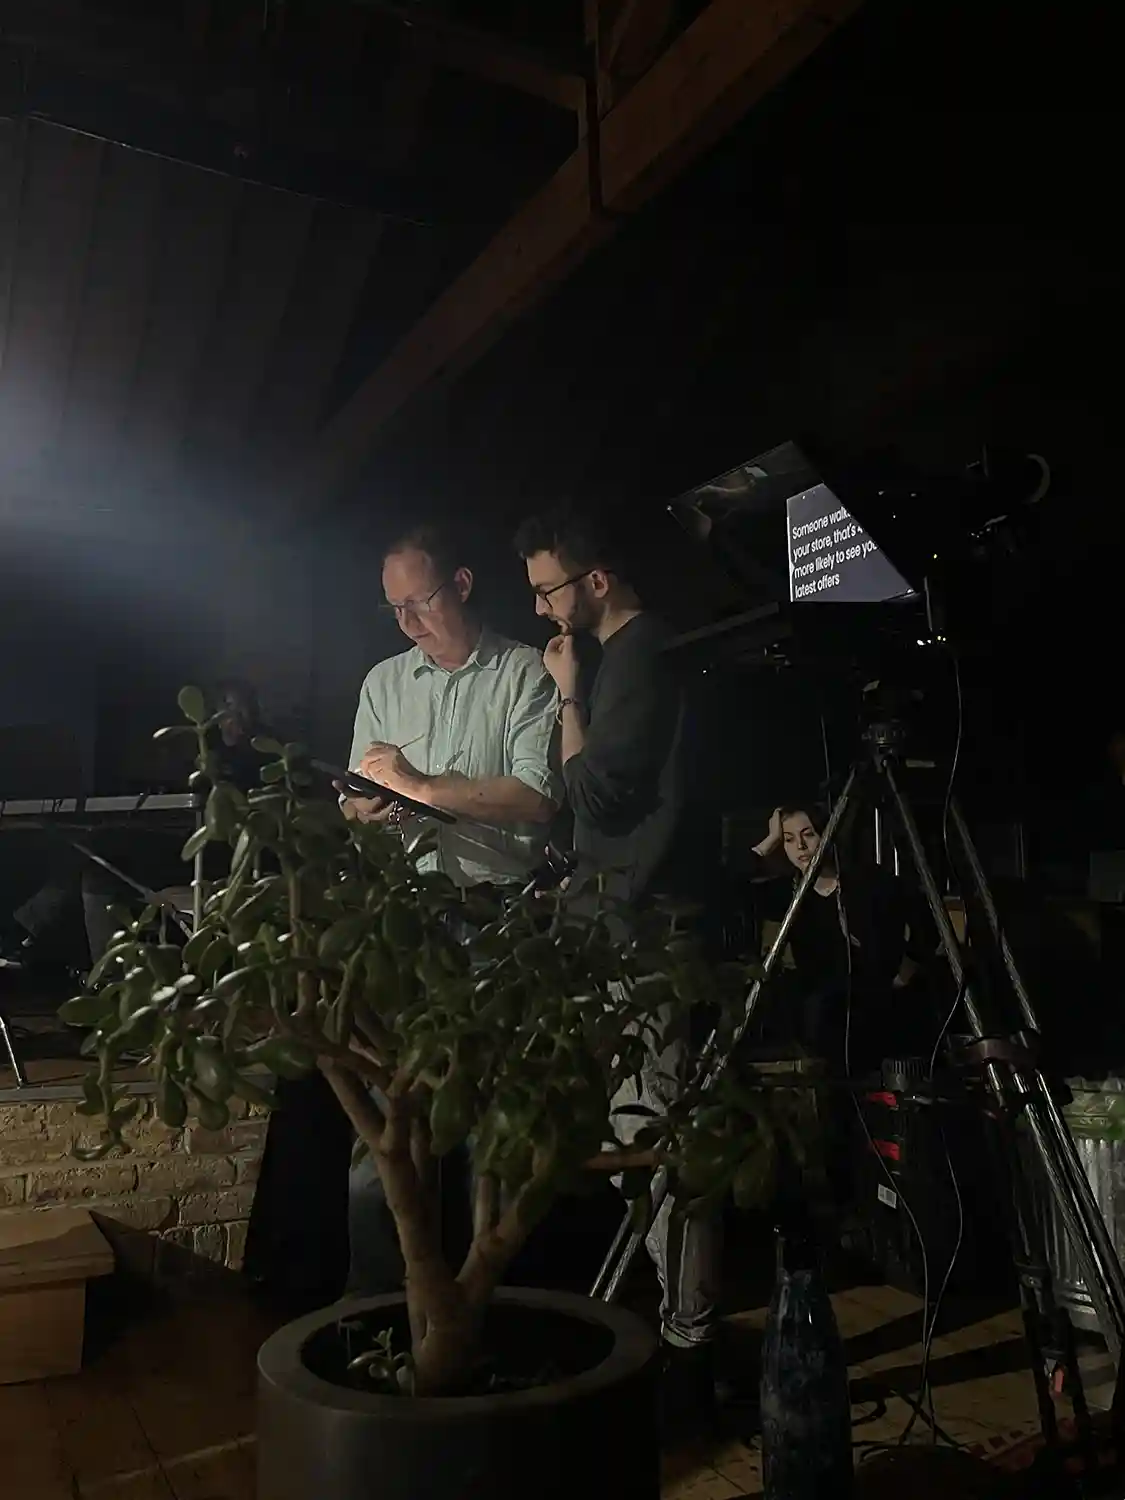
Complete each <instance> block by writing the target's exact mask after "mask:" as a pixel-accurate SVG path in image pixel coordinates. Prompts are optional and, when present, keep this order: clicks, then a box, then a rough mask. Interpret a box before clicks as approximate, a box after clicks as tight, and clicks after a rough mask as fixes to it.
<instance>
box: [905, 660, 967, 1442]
mask: <svg viewBox="0 0 1125 1500" xmlns="http://www.w3.org/2000/svg"><path fill="white" fill-rule="evenodd" d="M950 659H951V660H952V662H953V681H954V686H955V689H956V694H957V737H956V740H955V742H954V748H953V758H952V760H951V762H950V767H949V780H948V782H947V783H946V788H945V798H944V801H943V805H942V818H941V836H942V844H943V847H944V850H945V861H946V869H947V872H948V874H949V876H950V877H953V876H955V874H956V871H955V869H954V864H953V855H952V851H951V850H950V847H949V814H950V810H951V808H952V805H953V788H954V784H955V782H956V779H957V771H958V767H959V766H960V762H961V746H962V743H963V739H964V732H965V703H964V695H963V693H962V691H961V667H960V663H959V662H958V660H957V657H956V655H955V654H954V653H952V652H951V653H950ZM967 920H968V913H967V911H966V921H967ZM967 981H968V965H967V964H966V965H964V966H963V967H962V970H961V979H960V981H959V983H958V985H957V993H956V995H955V997H954V1000H953V1005H952V1007H951V1008H950V1011H949V1014H948V1015H947V1016H946V1018H945V1021H944V1022H943V1024H942V1027H941V1029H940V1031H939V1032H938V1035H937V1039H936V1040H935V1042H934V1049H933V1052H932V1053H931V1054H930V1066H929V1069H928V1072H927V1075H926V1076H927V1081H928V1082H929V1084H930V1085H931V1087H932V1085H933V1082H934V1069H935V1068H936V1066H937V1056H938V1052H939V1051H940V1050H941V1044H942V1042H943V1041H944V1039H945V1035H946V1032H947V1031H948V1030H949V1028H950V1026H951V1025H952V1024H953V1019H954V1017H955V1016H956V1014H957V1012H958V1010H959V1009H960V1007H961V1002H962V1001H963V1000H964V998H965V989H966V986H967ZM938 1138H939V1140H940V1141H941V1148H942V1153H943V1154H944V1156H945V1165H946V1167H947V1169H948V1171H949V1180H950V1182H951V1184H952V1186H953V1195H954V1197H955V1198H956V1200H957V1239H956V1241H955V1243H954V1246H953V1253H952V1255H951V1256H950V1257H949V1264H948V1266H947V1267H946V1270H945V1275H944V1277H943V1278H942V1282H941V1286H940V1287H939V1288H938V1294H937V1297H936V1298H935V1300H934V1306H933V1312H932V1313H931V1312H930V1306H929V1299H928V1298H926V1307H925V1311H924V1313H923V1340H922V1364H921V1368H920V1370H919V1386H918V1400H919V1403H921V1402H922V1401H923V1400H925V1398H926V1395H927V1393H928V1396H929V1407H930V1429H931V1432H932V1433H933V1439H934V1442H935V1443H936V1442H937V1424H936V1422H935V1420H934V1392H933V1383H932V1382H931V1380H930V1361H931V1359H932V1356H933V1345H934V1338H935V1336H936V1333H937V1320H938V1316H939V1314H940V1313H941V1305H942V1302H943V1301H944V1300H945V1294H946V1292H947V1291H948V1289H949V1283H950V1281H951V1280H952V1277H953V1268H954V1266H955V1265H956V1264H957V1258H958V1256H959V1255H960V1254H961V1246H962V1244H963V1243H964V1238H965V1206H964V1201H963V1199H962V1197H961V1184H960V1182H959V1181H958V1179H957V1172H956V1170H955V1168H954V1166H953V1157H952V1155H951V1154H950V1151H949V1144H948V1142H947V1140H946V1137H945V1131H944V1130H943V1129H942V1127H941V1123H940V1120H939V1123H938ZM927 1319H928V1324H927V1321H926V1320H927ZM917 1420H918V1408H917V1407H916V1408H915V1409H914V1411H913V1412H912V1413H911V1416H910V1420H909V1421H908V1422H907V1424H906V1426H905V1428H904V1429H903V1432H902V1435H901V1437H900V1438H899V1443H900V1444H904V1443H905V1442H906V1440H907V1439H908V1438H909V1436H910V1434H911V1432H912V1431H913V1429H914V1424H915V1422H916V1421H917Z"/></svg>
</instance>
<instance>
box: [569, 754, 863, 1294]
mask: <svg viewBox="0 0 1125 1500" xmlns="http://www.w3.org/2000/svg"><path fill="white" fill-rule="evenodd" d="M860 769H861V768H860V766H859V765H858V763H857V764H856V765H853V766H852V768H851V770H850V771H849V773H848V779H847V781H846V782H845V783H844V789H843V791H842V792H841V793H840V796H839V798H838V799H837V801H836V805H835V807H834V808H833V809H832V815H831V817H830V818H829V819H828V822H827V824H826V825H825V829H824V834H823V836H822V838H821V841H820V844H819V846H818V847H817V850H816V853H815V854H814V855H813V857H812V860H811V862H810V864H809V867H808V869H807V870H806V871H805V873H804V876H803V878H802V880H801V883H800V885H799V886H798V887H797V889H796V891H795V892H794V895H793V900H792V901H791V902H790V903H789V909H788V910H787V911H786V913H785V915H784V917H783V918H782V919H781V925H780V927H779V928H778V930H777V935H776V937H775V938H774V940H773V942H772V943H771V944H770V949H769V952H768V953H767V954H766V956H765V959H764V960H763V963H762V972H761V973H760V974H759V975H758V978H757V979H756V980H755V981H754V983H753V984H752V985H751V987H750V992H749V994H748V995H747V997H746V1005H745V1008H744V1010H743V1013H742V1019H741V1020H740V1021H739V1023H738V1025H737V1026H736V1027H735V1030H734V1034H733V1036H732V1037H731V1039H730V1042H729V1044H728V1045H727V1049H726V1051H725V1052H720V1051H719V1031H718V1028H717V1027H716V1028H714V1029H713V1030H712V1032H711V1034H710V1036H708V1038H707V1040H706V1041H705V1042H704V1044H703V1048H702V1050H701V1052H700V1057H699V1062H698V1064H697V1065H696V1070H695V1077H694V1079H693V1081H692V1085H691V1086H692V1088H693V1089H697V1088H702V1089H709V1088H711V1086H712V1085H713V1084H714V1083H715V1082H716V1081H717V1079H718V1078H720V1077H721V1075H722V1073H723V1070H724V1069H725V1068H726V1065H727V1063H728V1062H729V1061H730V1058H731V1055H732V1053H733V1052H734V1049H735V1048H736V1047H737V1046H738V1044H739V1042H740V1041H741V1040H742V1038H743V1037H744V1036H745V1035H746V1032H747V1030H748V1029H749V1027H750V1023H751V1022H752V1020H753V1019H754V1015H755V1013H756V1011H757V1008H758V1001H759V998H760V997H761V994H762V990H763V989H764V988H765V986H766V984H767V983H768V981H769V979H770V976H771V975H772V974H773V972H774V970H775V969H776V968H777V965H778V964H779V963H780V962H781V958H782V955H783V954H784V952H785V949H786V947H787V945H788V943H789V934H790V933H791V932H792V930H793V923H794V922H795V921H796V919H797V914H798V912H799V911H800V910H801V907H802V906H803V904H804V902H805V899H806V897H807V894H808V892H809V891H810V890H811V888H812V885H813V883H814V881H815V880H816V877H817V874H818V873H819V870H820V866H821V864H822V863H823V861H824V858H825V856H826V854H827V853H828V849H829V847H830V845H831V842H832V839H833V837H834V835H835V833H836V830H837V828H839V826H840V821H841V819H842V818H843V816H844V814H845V812H846V811H847V809H848V806H849V804H850V803H851V800H852V797H853V796H854V795H855V790H856V786H857V784H858V781H859V776H860ZM649 1191H650V1195H651V1201H652V1215H653V1217H654V1218H655V1216H656V1215H657V1214H658V1213H659V1212H660V1210H661V1208H662V1207H663V1204H664V1200H665V1198H667V1196H668V1173H667V1172H666V1171H665V1169H664V1168H663V1167H660V1168H659V1169H658V1170H657V1172H656V1174H655V1175H654V1177H653V1179H652V1185H651V1187H650V1189H649ZM643 1239H644V1236H643V1235H641V1234H638V1233H637V1232H636V1230H634V1229H633V1225H632V1215H631V1214H630V1213H626V1214H625V1217H624V1219H623V1220H622V1223H621V1226H620V1228H619V1229H618V1231H617V1234H616V1235H615V1237H614V1240H613V1244H612V1245H611V1246H610V1248H609V1252H608V1254H607V1255H606V1258H605V1260H604V1261H603V1262H602V1265H601V1269H600V1270H599V1271H598V1274H597V1276H595V1278H594V1284H593V1286H592V1287H591V1288H590V1296H591V1297H597V1298H600V1299H601V1300H602V1301H603V1302H612V1301H613V1300H614V1298H615V1297H616V1295H617V1292H618V1290H619V1288H620V1286H621V1282H622V1280H623V1279H624V1276H625V1273H626V1271H627V1270H628V1269H629V1267H630V1266H631V1265H632V1263H633V1258H634V1256H635V1255H636V1253H637V1251H638V1250H639V1249H640V1247H641V1244H642V1241H643Z"/></svg>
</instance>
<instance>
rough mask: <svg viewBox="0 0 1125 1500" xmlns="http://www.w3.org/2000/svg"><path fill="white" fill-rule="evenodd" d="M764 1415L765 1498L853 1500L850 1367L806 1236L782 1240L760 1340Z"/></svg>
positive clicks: (816, 1257)
mask: <svg viewBox="0 0 1125 1500" xmlns="http://www.w3.org/2000/svg"><path fill="white" fill-rule="evenodd" d="M761 1412H762V1460H763V1462H762V1470H763V1478H764V1482H765V1495H766V1500H849V1497H850V1496H851V1494H852V1491H853V1483H854V1470H853V1465H852V1422H851V1403H850V1401H849V1399H848V1367H847V1363H846V1361H845V1359H844V1346H843V1343H842V1341H841V1339H840V1330H839V1329H838V1328H837V1326H836V1316H835V1314H834V1313H833V1311H832V1304H831V1302H830V1301H829V1300H828V1292H827V1289H826V1287H825V1285H824V1278H823V1276H822V1275H821V1270H820V1256H819V1253H818V1251H817V1249H816V1246H815V1244H814V1243H813V1241H812V1239H811V1238H810V1237H809V1236H807V1235H804V1234H791V1235H785V1236H779V1239H778V1256H777V1282H776V1284H775V1286H774V1291H773V1296H772V1298H771V1299H770V1307H769V1314H768V1316H767V1319H766V1328H765V1335H764V1338H763V1341H762V1393H761Z"/></svg>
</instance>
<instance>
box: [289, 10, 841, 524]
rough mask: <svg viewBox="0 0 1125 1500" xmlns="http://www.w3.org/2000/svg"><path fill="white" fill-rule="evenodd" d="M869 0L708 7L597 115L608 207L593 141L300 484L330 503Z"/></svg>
mask: <svg viewBox="0 0 1125 1500" xmlns="http://www.w3.org/2000/svg"><path fill="white" fill-rule="evenodd" d="M859 4H860V0H711V4H710V5H709V6H708V7H707V9H706V10H705V11H703V12H702V13H701V14H700V16H699V17H698V18H697V19H696V20H695V21H694V22H693V24H692V25H691V26H690V27H688V29H687V30H686V31H685V32H683V33H682V35H681V36H679V37H678V38H677V39H676V41H675V42H673V43H672V45H671V46H670V47H669V48H668V49H667V50H666V51H665V52H664V54H663V56H662V57H661V58H660V59H659V60H658V61H657V62H656V63H655V64H654V66H653V67H652V68H651V69H650V70H649V72H648V73H646V74H645V76H644V77H643V78H641V79H640V80H639V81H638V82H637V83H636V84H635V85H634V86H633V88H632V89H631V90H630V92H629V93H628V94H627V95H626V97H625V98H624V99H623V100H622V101H621V103H620V104H618V105H617V106H616V107H615V108H613V109H611V110H610V111H609V112H608V114H607V115H606V116H605V118H604V119H603V120H602V121H601V126H600V130H599V133H598V135H599V139H598V148H599V151H600V165H601V200H602V203H603V204H604V208H605V211H604V212H601V213H599V212H596V211H594V209H593V208H592V205H591V197H592V194H591V181H590V175H589V154H588V152H589V143H588V142H586V141H583V142H581V143H580V144H579V147H578V149H577V150H576V151H575V152H574V153H573V154H572V155H571V156H570V157H568V158H567V160H566V161H565V162H564V163H563V165H562V166H561V167H560V168H559V169H558V171H557V172H556V173H555V175H554V176H553V177H552V178H551V179H550V181H549V182H548V183H547V184H546V185H545V186H544V187H543V188H541V189H540V191H539V192H538V193H537V194H536V195H535V196H534V197H533V198H532V199H531V200H530V201H529V202H528V203H527V204H525V206H524V207H523V208H522V209H520V211H519V212H518V213H517V214H516V215H515V216H514V217H513V218H512V219H510V220H509V221H508V223H507V224H505V225H504V227H503V228H502V229H501V230H500V231H499V233H498V234H497V235H496V236H495V237H494V238H493V240H492V241H491V242H490V243H489V244H488V245H487V246H486V248H485V249H484V250H483V251H482V253H481V254H480V255H479V256H478V257H477V259H476V260H475V261H473V263H472V264H471V265H470V266H469V267H468V268H467V269H466V270H465V271H463V272H462V273H461V275H460V276H458V277H457V279H456V280H455V281H454V282H453V283H452V284H451V285H450V286H449V287H448V288H447V289H446V290H445V292H443V293H442V295H441V296H440V297H439V298H438V299H437V301H436V302H434V304H433V305H432V306H431V307H430V308H429V310H428V311H427V312H426V313H425V314H423V316H422V317H421V318H420V319H419V321H418V322H417V323H415V324H414V326H413V327H412V328H411V329H410V330H409V332H407V333H406V334H405V335H404V336H403V338H402V339H401V340H400V341H399V343H398V344H397V345H396V346H395V348H394V349H393V350H392V351H391V353H390V354H389V355H388V356H387V358H386V359H385V360H384V361H383V363H382V364H381V365H380V366H379V368H378V369H376V370H375V371H374V372H373V373H372V374H371V375H369V376H368V377H367V379H366V380H365V381H364V382H363V384H362V385H361V386H360V388H359V389H358V390H357V391H356V393H355V394H354V395H353V396H352V397H351V399H350V400H349V401H348V402H347V403H346V404H345V405H344V406H343V407H342V408H341V410H340V411H339V412H338V413H337V414H336V416H335V417H333V418H332V419H331V420H330V421H329V422H328V423H327V424H326V426H325V428H324V431H323V433H322V436H321V439H320V441H319V443H318V445H317V448H316V451H315V453H314V455H313V459H312V461H311V463H310V465H309V466H308V468H307V469H306V471H305V473H304V474H303V475H301V476H299V477H298V480H297V486H298V488H299V497H298V498H299V499H301V500H304V501H307V502H321V501H323V500H324V499H325V498H326V497H327V494H328V493H329V492H330V491H332V490H334V489H336V488H338V487H339V486H340V485H341V484H343V483H345V482H347V480H348V479H349V478H350V477H352V476H354V474H355V473H356V472H357V470H358V469H359V468H360V466H361V465H362V463H363V462H364V460H365V458H366V457H367V455H368V454H369V453H370V451H371V450H372V449H373V448H374V447H375V445H376V443H377V441H378V439H379V437H380V435H381V434H382V433H383V432H384V430H385V429H386V427H387V425H388V424H389V423H390V421H391V420H392V418H394V417H395V416H396V415H397V414H398V413H399V412H400V411H401V410H402V408H403V407H404V406H405V405H406V404H407V402H408V401H409V400H410V399H411V398H412V397H413V396H414V395H416V394H417V393H418V392H419V391H420V390H422V389H423V388H424V387H426V386H429V385H431V384H433V383H435V382H436V381H438V380H441V379H446V378H448V377H449V376H450V375H452V374H454V373H456V372H457V371H459V370H461V369H463V368H464V367H465V365H467V364H468V363H469V362H471V361H472V360H473V359H475V358H476V357H478V356H479V355H480V354H481V353H482V352H483V350H484V349H486V348H487V347H488V346H489V345H490V344H491V343H492V342H493V341H494V340H495V339H496V338H497V337H499V335H500V333H501V332H502V331H503V329H504V328H505V327H507V326H508V324H510V323H511V322H512V320H513V319H514V318H516V317H518V316H519V315H520V314H521V313H523V312H524V311H525V310H526V309H527V308H528V307H529V306H530V305H531V304H532V303H534V302H535V301H536V300H537V299H538V298H539V297H541V296H542V295H543V294H544V293H545V292H546V291H547V290H548V289H549V288H550V287H551V286H553V285H554V284H555V283H556V282H558V281H559V280H560V279H561V278H562V277H563V276H565V275H566V274H568V273H569V272H570V271H571V270H572V269H573V268H574V266H575V265H577V264H578V262H579V261H581V260H582V259H584V258H585V256H587V255H588V254H589V253H590V251H591V250H592V249H593V248H594V247H595V246H597V245H598V244H600V243H601V242H602V241H604V240H605V239H606V238H607V237H608V236H609V235H610V234H611V233H612V232H613V230H614V228H615V227H616V224H617V222H618V221H619V219H620V216H621V215H623V214H628V213H630V212H631V211H633V210H634V209H636V208H638V207H639V206H640V205H641V204H642V203H643V202H644V201H645V199H646V198H648V197H650V196H651V195H652V194H653V193H655V192H657V191H658V190H659V189H660V188H661V187H662V186H663V185H664V184H665V183H667V182H668V181H669V180H670V179H671V178H672V177H674V176H675V175H676V174H677V173H678V172H679V171H681V170H682V168H683V167H684V166H686V165H687V163H688V162H689V161H690V160H691V159H692V158H693V157H695V156H697V155H698V154H699V153H700V152H701V151H702V150H704V149H705V148H706V147H707V146H709V145H711V144H713V143H714V141H715V140H717V139H718V138H719V137H720V136H721V135H723V134H724V133H725V132H726V131H727V130H728V129H729V128H730V126H731V125H733V124H734V122H735V121H736V120H737V119H738V118H739V117H740V116H741V115H742V114H743V113H744V112H745V111H746V110H747V109H748V108H749V106H750V105H751V104H753V103H754V102H755V101H756V100H757V99H760V98H761V97H762V96H763V95H764V94H766V93H767V92H768V91H769V90H770V89H772V88H774V87H775V86H776V85H777V84H778V83H780V82H781V80H782V79H783V78H784V77H786V75H787V74H789V73H790V72H791V71H792V70H793V69H794V68H795V67H797V66H798V64H800V63H801V62H802V61H803V60H804V59H805V58H806V57H807V56H808V55H809V53H811V52H812V51H814V50H815V48H816V47H817V46H819V45H820V43H821V42H822V41H823V40H824V39H825V38H826V37H828V36H829V35H830V34H831V33H832V31H833V30H834V29H835V28H836V27H837V26H838V25H839V24H841V23H842V22H843V21H844V20H845V19H846V18H847V17H848V16H849V15H850V14H851V13H852V12H853V11H854V10H856V9H857V8H858V6H859Z"/></svg>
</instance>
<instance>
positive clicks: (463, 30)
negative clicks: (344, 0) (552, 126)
mask: <svg viewBox="0 0 1125 1500" xmlns="http://www.w3.org/2000/svg"><path fill="white" fill-rule="evenodd" d="M364 3H365V5H366V7H367V9H369V10H372V11H375V12H376V13H377V14H379V15H384V16H389V17H390V18H391V19H392V20H396V21H400V22H401V23H402V25H403V26H405V27H408V28H409V30H410V31H411V32H412V34H413V36H414V38H415V40H416V42H417V43H418V45H420V46H423V47H424V48H425V49H426V51H427V52H428V54H429V55H430V57H431V58H432V59H433V61H434V62H436V63H438V64H440V65H441V66H442V67H444V68H449V69H452V70H453V71H455V72H460V73H471V74H473V75H474V76H475V77H478V78H485V79H487V80H488V81H489V82H490V83H499V84H503V85H505V86H506V87H508V88H513V89H517V90H518V91H519V92H521V93H524V94H531V95H532V96H533V97H534V98H536V99H542V100H544V101H545V102H546V103H547V104H554V105H557V106H558V107H559V108H560V109H570V110H574V111H575V113H579V112H581V111H582V110H583V109H584V108H585V102H586V84H585V80H584V79H583V76H582V71H581V68H580V67H579V66H578V65H577V62H576V63H575V66H574V67H573V68H568V67H567V66H565V65H563V64H559V63H556V62H555V61H554V60H553V59H551V58H547V57H544V56H542V55H540V54H539V53H537V52H536V51H534V50H533V49H532V48H530V47H524V46H521V45H520V44H519V43H517V42H510V41H508V40H507V38H505V37H498V36H495V35H493V34H492V33H491V32H487V31H481V30H480V29H479V28H478V27H475V26H466V25H464V24H462V23H461V22H458V21H451V20H449V19H448V18H447V17H446V16H444V15H442V14H440V13H439V12H438V11H436V10H435V9H431V8H428V7H423V6H410V7H407V6H405V5H396V4H394V3H393V0H364Z"/></svg>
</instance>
